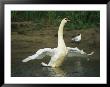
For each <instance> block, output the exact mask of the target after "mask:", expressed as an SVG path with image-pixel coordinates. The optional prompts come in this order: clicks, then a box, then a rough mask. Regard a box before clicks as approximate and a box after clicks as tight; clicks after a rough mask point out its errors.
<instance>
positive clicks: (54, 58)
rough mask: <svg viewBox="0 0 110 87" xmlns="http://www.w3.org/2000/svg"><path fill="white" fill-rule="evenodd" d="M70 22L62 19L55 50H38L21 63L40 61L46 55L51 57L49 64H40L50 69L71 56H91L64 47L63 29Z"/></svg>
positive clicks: (76, 49)
mask: <svg viewBox="0 0 110 87" xmlns="http://www.w3.org/2000/svg"><path fill="white" fill-rule="evenodd" d="M68 21H70V20H68V19H67V18H64V19H63V20H62V21H61V23H60V26H59V30H58V46H57V48H53V49H52V48H44V49H39V50H38V51H37V52H36V53H35V54H33V55H32V56H28V57H27V58H25V59H23V60H22V62H28V61H30V60H34V59H42V58H44V57H45V56H46V55H48V56H51V59H50V62H49V63H48V64H46V63H44V62H42V63H41V64H42V66H50V67H59V66H61V64H62V63H63V61H64V58H65V57H66V56H67V57H73V56H82V55H85V56H89V55H92V54H93V52H91V53H90V54H87V53H86V52H84V51H83V50H79V49H78V48H77V47H75V48H71V47H66V45H65V42H64V39H63V27H64V25H65V24H66V23H67V22H68Z"/></svg>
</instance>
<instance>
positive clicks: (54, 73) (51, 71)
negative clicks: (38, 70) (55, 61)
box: [47, 67, 66, 77]
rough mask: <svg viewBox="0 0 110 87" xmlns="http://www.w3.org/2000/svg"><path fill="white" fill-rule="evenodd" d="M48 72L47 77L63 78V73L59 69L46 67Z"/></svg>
mask: <svg viewBox="0 0 110 87" xmlns="http://www.w3.org/2000/svg"><path fill="white" fill-rule="evenodd" d="M47 69H48V71H49V76H52V77H55V76H56V77H57V76H58V77H63V76H65V75H66V74H65V72H64V71H63V70H62V69H61V67H56V68H51V67H47Z"/></svg>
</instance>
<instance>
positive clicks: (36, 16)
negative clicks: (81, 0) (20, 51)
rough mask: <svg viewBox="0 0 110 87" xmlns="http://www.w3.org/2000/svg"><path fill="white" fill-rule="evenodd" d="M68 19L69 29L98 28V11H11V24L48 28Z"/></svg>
mask: <svg viewBox="0 0 110 87" xmlns="http://www.w3.org/2000/svg"><path fill="white" fill-rule="evenodd" d="M65 17H68V18H69V19H70V20H71V22H70V24H68V25H66V27H67V28H69V29H86V28H90V27H99V26H100V11H12V12H11V20H12V22H23V21H33V22H35V23H38V24H42V25H48V26H51V25H52V26H58V25H59V23H60V21H61V20H62V18H65Z"/></svg>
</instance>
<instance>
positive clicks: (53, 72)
mask: <svg viewBox="0 0 110 87" xmlns="http://www.w3.org/2000/svg"><path fill="white" fill-rule="evenodd" d="M62 68H63V69H62ZM70 69H71V70H70ZM43 70H44V71H47V72H48V76H50V77H68V76H71V75H72V76H82V75H83V66H82V65H81V61H80V60H79V61H76V62H75V63H74V64H73V66H70V67H69V66H68V67H65V66H63V67H56V68H53V67H43ZM71 71H73V72H71ZM70 72H71V75H70ZM68 73H69V75H68Z"/></svg>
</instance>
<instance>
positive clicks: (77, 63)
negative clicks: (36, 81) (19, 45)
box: [11, 57, 100, 77]
mask: <svg viewBox="0 0 110 87" xmlns="http://www.w3.org/2000/svg"><path fill="white" fill-rule="evenodd" d="M45 60H46V59H42V60H32V61H29V62H27V63H22V62H21V59H18V60H17V61H16V63H15V64H12V73H11V76H12V77H99V76H100V60H99V59H98V58H92V57H91V58H90V60H89V61H88V60H87V59H86V58H78V57H77V58H66V59H65V62H64V63H63V64H62V66H61V67H58V68H51V67H42V66H41V64H40V63H41V62H42V61H43V62H44V61H45ZM48 61H49V58H47V61H46V62H48Z"/></svg>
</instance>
